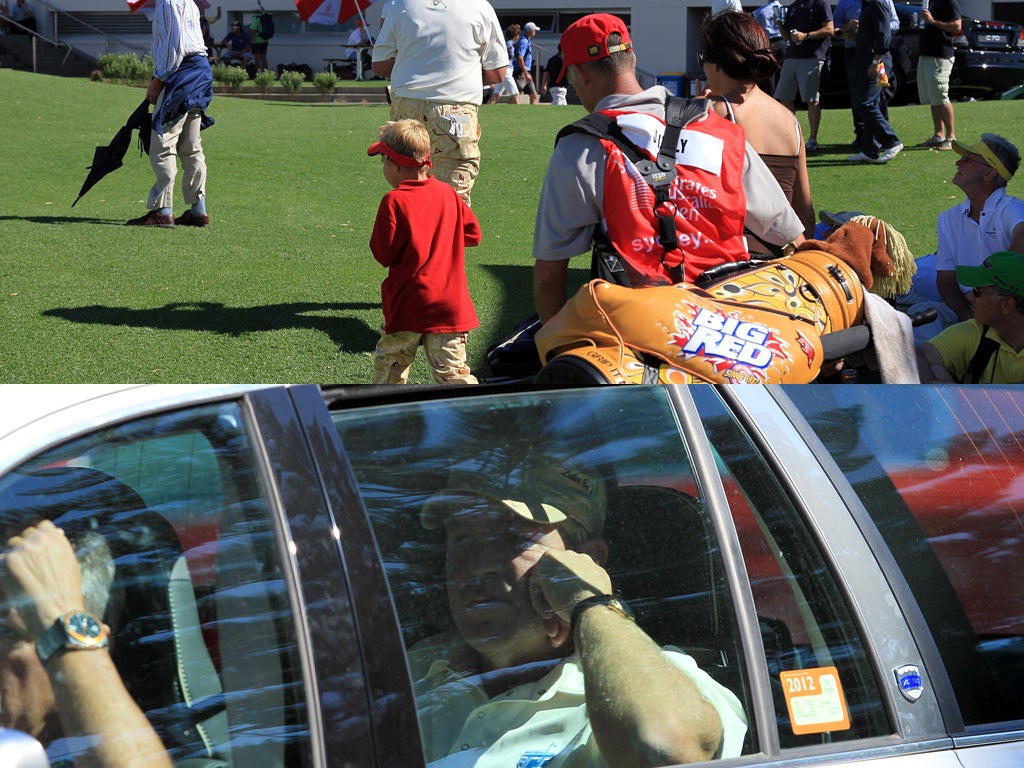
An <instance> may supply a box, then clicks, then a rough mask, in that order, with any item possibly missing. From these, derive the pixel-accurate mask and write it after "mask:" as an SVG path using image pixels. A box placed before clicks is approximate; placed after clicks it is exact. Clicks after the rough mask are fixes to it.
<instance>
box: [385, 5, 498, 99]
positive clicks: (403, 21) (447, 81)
mask: <svg viewBox="0 0 1024 768" xmlns="http://www.w3.org/2000/svg"><path fill="white" fill-rule="evenodd" d="M391 58H393V59H394V60H395V66H394V68H393V69H392V70H391V92H392V93H393V94H395V95H396V96H401V97H404V98H407V99H424V100H426V101H442V102H447V103H456V102H461V103H468V104H480V103H481V101H482V100H483V88H484V86H483V75H482V70H484V69H487V70H490V69H499V68H501V67H505V66H508V51H507V50H506V48H505V35H504V34H503V33H502V31H501V25H500V24H499V23H498V17H497V15H496V14H495V13H494V8H492V7H491V5H490V4H489V3H488V2H486V0H457V2H451V0H449V2H446V3H439V2H433V0H394V5H393V6H392V7H391V8H389V9H388V11H387V16H386V17H385V19H384V26H383V28H382V29H381V31H380V35H379V36H378V37H377V41H376V43H374V46H373V60H374V61H386V60H387V59H391Z"/></svg>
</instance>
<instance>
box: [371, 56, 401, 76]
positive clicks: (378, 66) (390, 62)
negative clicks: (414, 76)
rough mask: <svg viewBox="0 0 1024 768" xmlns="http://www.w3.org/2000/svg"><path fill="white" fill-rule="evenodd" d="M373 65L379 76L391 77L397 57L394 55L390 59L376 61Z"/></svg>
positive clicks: (374, 71) (375, 72) (374, 72)
mask: <svg viewBox="0 0 1024 768" xmlns="http://www.w3.org/2000/svg"><path fill="white" fill-rule="evenodd" d="M371 66H372V67H373V74H375V75H376V76H377V77H391V70H393V69H394V68H395V57H394V56H392V57H391V58H390V59H383V60H381V61H375V62H373V64H372V65H371Z"/></svg>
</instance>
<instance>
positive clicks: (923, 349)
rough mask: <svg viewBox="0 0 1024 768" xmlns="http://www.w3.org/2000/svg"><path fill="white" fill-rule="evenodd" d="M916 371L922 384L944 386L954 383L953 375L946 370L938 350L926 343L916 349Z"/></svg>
mask: <svg viewBox="0 0 1024 768" xmlns="http://www.w3.org/2000/svg"><path fill="white" fill-rule="evenodd" d="M917 371H918V375H919V376H920V377H921V383H922V384H932V383H940V384H945V383H952V382H955V381H956V379H955V378H953V374H951V373H950V372H949V371H948V370H947V369H946V364H945V362H943V360H942V355H940V354H939V350H937V349H936V348H935V347H934V346H932V345H931V344H929V343H928V342H927V341H926V342H924V343H923V344H921V345H920V346H918V347H917Z"/></svg>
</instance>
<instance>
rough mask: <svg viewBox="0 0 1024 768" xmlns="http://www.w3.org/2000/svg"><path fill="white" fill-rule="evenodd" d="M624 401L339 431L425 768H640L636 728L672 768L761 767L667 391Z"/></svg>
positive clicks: (717, 570) (440, 414) (455, 413)
mask: <svg viewBox="0 0 1024 768" xmlns="http://www.w3.org/2000/svg"><path fill="white" fill-rule="evenodd" d="M629 394H630V397H628V398H624V397H622V395H621V393H619V392H617V391H615V390H606V391H596V390H595V391H589V392H587V393H585V394H581V393H569V392H559V393H546V394H523V395H508V396H504V397H502V398H501V399H495V398H472V397H470V398H462V399H458V400H448V401H445V402H426V403H417V404H410V405H394V404H392V405H389V406H387V407H386V408H379V409H377V408H371V409H361V410H360V411H358V412H342V413H337V414H335V415H334V418H335V421H336V423H337V425H338V429H339V432H340V434H341V437H342V441H343V442H344V444H345V449H346V453H347V455H348V458H349V459H350V461H351V463H352V466H353V468H354V471H355V475H356V479H357V481H358V483H359V487H360V491H361V493H362V496H363V499H364V503H365V505H366V507H367V510H368V512H369V514H370V517H371V520H372V522H373V526H374V530H375V534H376V537H377V541H378V546H379V548H380V551H381V556H382V559H383V561H384V563H385V567H386V568H387V571H388V575H389V579H390V584H391V590H392V593H393V599H394V602H395V606H396V609H397V613H398V617H399V620H400V622H401V626H402V631H403V632H404V635H405V642H406V647H407V656H408V664H409V669H410V674H411V676H412V678H413V681H414V684H415V687H416V692H417V707H418V714H419V719H420V727H421V734H422V738H423V744H424V750H425V753H426V757H427V759H428V761H431V762H434V761H436V762H437V764H438V765H440V764H445V765H448V764H449V762H450V763H451V764H456V763H457V764H459V765H474V764H480V765H491V764H502V765H523V766H534V765H536V766H540V765H544V766H551V767H552V768H553V767H554V766H576V765H580V766H590V765H601V764H604V763H603V762H602V760H603V761H607V762H609V763H613V764H624V765H628V764H636V763H637V760H636V759H633V758H632V757H631V754H630V752H629V751H628V750H629V749H630V748H632V747H633V746H636V745H639V744H640V740H639V736H637V734H636V730H638V729H637V728H636V727H635V724H636V723H640V724H643V725H645V726H647V727H648V729H649V731H650V732H652V733H659V734H660V733H662V732H664V734H665V736H666V738H664V740H663V741H662V743H661V744H659V747H663V748H664V749H665V752H664V753H663V754H664V762H665V764H672V763H676V762H681V761H683V760H684V759H690V760H693V759H703V758H712V757H722V756H735V755H739V754H741V753H746V752H753V751H757V749H758V746H757V744H756V739H755V738H754V733H755V729H754V728H753V727H752V725H750V726H748V724H747V717H748V713H749V712H750V711H751V707H750V703H749V697H748V695H747V691H748V690H749V688H748V686H747V682H746V678H745V676H744V672H743V671H742V670H744V668H745V665H744V664H743V658H742V654H741V650H740V645H739V640H738V632H737V630H736V626H735V623H736V619H735V612H734V610H733V603H732V600H731V597H730V595H729V593H728V591H727V589H726V587H725V582H724V575H723V568H722V564H721V557H720V552H719V547H718V544H717V542H716V540H715V537H714V535H713V532H712V529H711V526H710V523H709V519H708V516H707V513H706V509H705V506H704V503H703V501H702V499H701V496H700V494H699V493H698V491H697V487H696V484H695V482H694V478H693V475H692V471H691V468H690V464H689V461H688V457H687V452H686V450H685V446H684V444H683V441H682V437H681V435H680V433H679V426H678V423H677V420H676V418H675V416H674V415H673V413H672V411H671V409H670V407H669V404H668V401H667V399H666V394H665V392H664V391H663V390H657V389H651V390H649V391H647V392H639V391H633V392H630V393H629ZM584 555H585V556H584ZM611 593H614V595H615V596H616V597H617V598H618V599H617V600H610V599H608V598H607V597H601V598H600V599H598V600H596V601H595V600H592V599H591V598H594V597H598V596H600V595H608V594H611ZM584 597H586V598H587V599H588V600H589V602H587V603H586V604H585V605H583V608H577V609H576V611H575V619H574V611H573V606H574V605H576V604H577V603H579V602H580V600H582V599H583V598H584ZM587 605H589V606H590V607H587ZM630 614H632V616H630ZM574 620H575V626H574V628H573V624H572V622H573V621H574ZM609 705H613V706H615V707H617V708H618V709H616V710H615V712H614V713H611V712H609ZM631 718H632V719H631ZM634 721H635V722H634ZM659 729H661V730H659ZM673 750H678V751H673Z"/></svg>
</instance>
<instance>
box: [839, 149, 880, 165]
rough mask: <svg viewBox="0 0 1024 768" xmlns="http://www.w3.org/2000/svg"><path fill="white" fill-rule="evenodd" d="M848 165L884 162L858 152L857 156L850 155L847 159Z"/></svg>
mask: <svg viewBox="0 0 1024 768" xmlns="http://www.w3.org/2000/svg"><path fill="white" fill-rule="evenodd" d="M846 162H848V163H880V162H882V161H881V160H879V159H878V158H877V157H872V156H871V155H865V154H864V153H863V152H858V153H857V154H856V155H850V156H849V157H848V158H846Z"/></svg>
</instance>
